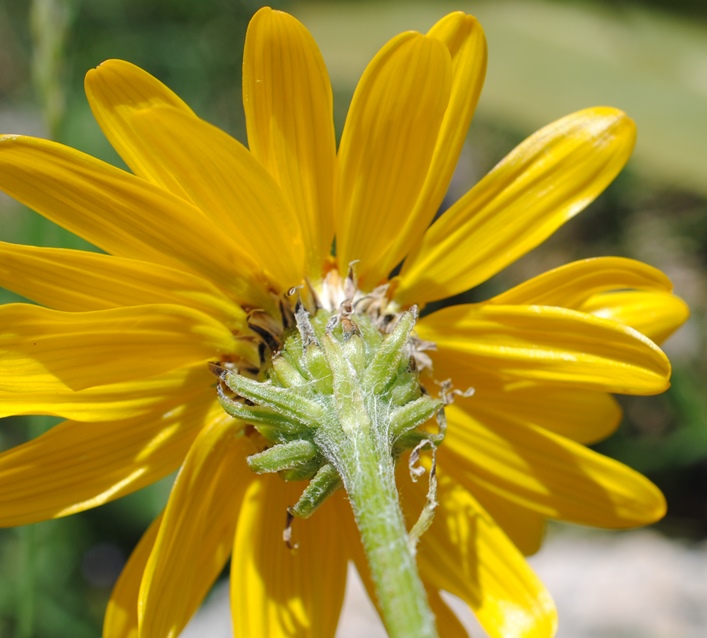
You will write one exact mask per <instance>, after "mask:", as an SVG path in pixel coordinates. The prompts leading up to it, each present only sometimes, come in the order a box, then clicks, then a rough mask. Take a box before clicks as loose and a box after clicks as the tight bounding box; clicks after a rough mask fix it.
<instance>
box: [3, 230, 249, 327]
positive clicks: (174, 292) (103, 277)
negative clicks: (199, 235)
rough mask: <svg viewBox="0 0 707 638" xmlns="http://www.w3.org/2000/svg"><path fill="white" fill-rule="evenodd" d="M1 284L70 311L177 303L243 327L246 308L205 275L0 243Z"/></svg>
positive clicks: (110, 257) (142, 263)
mask: <svg viewBox="0 0 707 638" xmlns="http://www.w3.org/2000/svg"><path fill="white" fill-rule="evenodd" d="M0 286H3V287H5V288H7V289H9V290H12V291H14V292H16V293H18V294H20V295H22V296H24V297H27V298H28V299H31V300H32V301H35V302H36V303H39V304H41V305H43V306H48V307H50V308H53V309H55V310H66V311H71V312H76V311H88V310H107V309H108V308H118V307H121V306H139V305H143V304H153V303H160V304H163V303H168V304H175V303H176V304H179V305H184V306H188V307H190V308H194V309H195V310H200V311H201V312H204V313H206V314H207V315H209V316H210V317H212V318H214V319H217V320H218V321H221V322H222V323H224V324H226V325H228V326H229V327H231V328H232V329H234V330H238V331H244V330H247V321H246V315H245V312H244V311H243V310H242V309H241V308H240V307H239V306H237V305H236V304H234V303H233V302H232V301H231V300H230V299H229V298H228V297H227V296H226V295H225V294H224V293H223V292H221V291H220V290H219V289H218V288H216V286H214V285H213V284H211V283H210V282H208V281H206V280H205V279H202V278H201V277H198V276H196V275H194V274H191V273H188V272H185V271H184V270H174V269H172V268H168V267H166V266H160V265H158V264H153V263H149V262H144V261H136V260H133V259H123V258H121V257H113V256H111V255H102V254H99V253H91V252H86V251H82V250H67V249H65V248H39V247H35V246H22V245H19V244H8V243H5V242H0Z"/></svg>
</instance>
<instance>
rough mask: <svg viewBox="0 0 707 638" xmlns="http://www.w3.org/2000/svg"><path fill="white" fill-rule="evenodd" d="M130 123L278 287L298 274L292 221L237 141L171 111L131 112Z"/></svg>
mask: <svg viewBox="0 0 707 638" xmlns="http://www.w3.org/2000/svg"><path fill="white" fill-rule="evenodd" d="M132 122H133V126H134V127H135V129H136V130H137V131H138V132H139V133H140V135H141V136H142V137H143V139H144V140H145V141H146V142H149V144H150V146H151V147H152V149H153V152H154V153H156V154H157V155H159V157H160V158H161V160H162V162H163V164H164V166H165V167H166V168H167V170H169V171H170V172H171V173H172V174H173V175H174V176H175V178H176V179H177V180H178V181H179V182H180V184H181V185H182V186H183V187H184V189H185V190H186V191H187V193H188V194H189V196H190V197H191V199H192V200H193V201H194V202H195V203H196V205H197V206H198V207H199V208H200V209H201V210H202V211H204V213H206V214H207V215H208V216H209V217H210V218H211V219H212V220H213V223H214V225H215V227H216V228H218V229H219V231H220V232H221V233H223V234H224V235H226V236H227V237H229V238H230V240H232V241H233V242H234V243H235V244H236V245H238V246H239V248H240V249H241V250H242V251H243V252H245V253H247V255H248V256H249V258H250V259H251V260H252V261H253V262H256V263H258V264H259V265H260V267H261V268H262V269H263V270H264V271H265V273H266V275H267V276H268V279H269V282H270V284H271V285H272V286H273V287H274V288H275V289H276V290H278V291H280V292H281V291H283V290H287V289H288V288H289V287H291V286H293V285H296V284H298V283H299V282H300V281H301V279H302V276H303V273H304V245H303V238H302V231H301V228H300V220H299V219H298V217H297V214H296V213H295V211H294V210H293V209H292V207H291V206H290V204H289V203H288V202H287V201H286V200H285V198H284V197H283V195H282V192H281V191H280V188H279V187H278V186H277V184H276V183H275V181H274V180H273V179H272V177H270V175H269V174H268V172H267V171H266V170H265V169H264V168H263V167H262V166H261V165H260V163H259V162H258V161H257V160H256V159H255V158H254V157H253V156H252V155H251V154H250V153H249V152H248V150H247V149H246V148H245V147H244V146H243V145H242V144H241V143H240V142H238V141H236V140H235V139H233V138H232V137H230V136H229V135H227V134H226V133H224V132H223V131H221V130H219V129H218V128H216V127H215V126H211V125H210V124H208V123H207V122H205V121H204V120H200V119H198V118H195V117H192V116H190V115H188V114H185V113H184V112H182V111H180V110H178V109H172V108H169V107H155V108H151V109H146V110H144V111H139V112H137V113H136V114H135V115H134V116H133V119H132Z"/></svg>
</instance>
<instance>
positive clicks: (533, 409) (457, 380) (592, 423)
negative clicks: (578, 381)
mask: <svg viewBox="0 0 707 638" xmlns="http://www.w3.org/2000/svg"><path fill="white" fill-rule="evenodd" d="M459 361H460V359H459V358H457V359H452V358H451V357H443V358H441V359H439V358H436V359H435V363H434V374H435V377H437V378H439V379H450V378H451V379H453V380H454V385H455V387H456V388H458V389H461V390H465V389H467V388H473V390H474V395H473V396H472V397H470V398H469V399H460V402H461V404H462V407H464V409H467V410H469V411H470V412H472V413H474V412H475V408H476V406H479V407H480V408H482V409H483V410H484V414H488V415H493V414H500V415H501V416H502V417H503V418H504V419H511V420H513V421H514V422H515V423H517V424H519V425H522V424H530V425H537V426H539V427H543V428H546V429H548V430H551V431H552V432H555V433H556V434H561V435H562V436H566V437H567V438H569V439H572V440H573V441H577V442H579V443H595V442H596V441H600V440H602V439H604V438H606V437H607V436H609V435H610V434H611V433H612V432H613V431H614V430H615V429H616V428H617V427H618V425H619V423H620V421H621V416H622V412H621V407H620V406H619V404H618V403H617V402H616V399H614V398H613V397H612V396H611V395H610V394H607V393H604V392H592V391H588V390H584V389H577V388H573V387H560V386H556V385H548V384H543V383H534V382H529V381H519V380H517V379H516V380H506V379H498V378H497V379H494V378H493V377H492V376H490V375H489V376H486V377H485V378H481V377H480V375H479V373H478V371H474V370H473V369H463V368H461V367H460V366H459ZM477 418H478V415H477Z"/></svg>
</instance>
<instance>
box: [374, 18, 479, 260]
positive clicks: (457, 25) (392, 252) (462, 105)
mask: <svg viewBox="0 0 707 638" xmlns="http://www.w3.org/2000/svg"><path fill="white" fill-rule="evenodd" d="M427 35H428V36H429V37H431V38H435V39H437V40H440V41H441V42H442V43H443V44H444V45H445V46H446V47H447V48H448V49H449V53H450V55H451V58H452V88H451V94H450V96H449V104H448V105H447V108H446V110H445V112H444V118H443V119H442V126H441V127H440V131H439V135H438V137H437V143H436V144H435V150H434V154H433V156H432V162H431V163H430V167H429V170H428V172H427V176H426V178H425V182H424V185H423V187H422V191H421V192H420V194H419V196H418V199H417V202H416V203H415V207H414V209H413V210H412V211H411V212H410V214H409V215H408V217H407V219H404V220H402V222H403V225H402V228H401V229H400V230H398V231H397V232H396V233H395V234H394V235H393V236H392V237H390V238H389V239H392V240H393V243H392V245H391V247H390V248H389V249H387V250H386V251H384V252H383V253H381V254H380V255H379V259H380V260H381V263H380V266H379V270H380V271H381V272H388V271H390V270H392V269H393V267H394V266H396V265H397V264H398V263H400V261H402V259H403V257H405V255H406V254H407V253H408V252H409V251H410V248H411V247H412V245H413V244H416V243H417V242H418V241H419V239H420V237H421V236H422V234H423V233H424V231H425V229H426V228H427V227H428V226H429V224H430V222H431V221H432V218H433V217H434V215H435V213H436V212H437V211H438V210H439V207H440V205H441V204H442V200H443V199H444V196H445V194H446V193H447V188H448V187H449V183H450V181H451V179H452V175H453V173H454V169H455V167H456V165H457V160H458V159H459V154H460V153H461V149H462V146H463V144H464V140H465V139H466V134H467V129H468V128H469V124H470V123H471V118H472V116H473V115H474V110H475V109H476V103H477V102H478V100H479V95H480V94H481V88H482V86H483V83H484V77H485V75H486V38H485V37H484V32H483V30H482V28H481V25H480V24H479V23H478V22H477V20H476V18H474V17H472V16H470V15H465V14H464V13H462V12H461V11H457V12H455V13H450V14H449V15H447V16H445V17H444V18H442V19H441V20H440V21H439V22H438V23H437V24H435V25H434V26H433V27H432V28H431V29H430V30H429V31H428V33H427Z"/></svg>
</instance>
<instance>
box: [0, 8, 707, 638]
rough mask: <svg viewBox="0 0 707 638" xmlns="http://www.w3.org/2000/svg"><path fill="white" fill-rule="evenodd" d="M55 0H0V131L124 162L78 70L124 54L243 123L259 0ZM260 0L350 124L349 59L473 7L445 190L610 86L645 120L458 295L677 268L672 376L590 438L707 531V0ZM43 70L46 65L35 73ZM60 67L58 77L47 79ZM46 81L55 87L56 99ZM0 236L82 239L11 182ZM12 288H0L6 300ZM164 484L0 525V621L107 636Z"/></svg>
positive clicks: (39, 427)
mask: <svg viewBox="0 0 707 638" xmlns="http://www.w3.org/2000/svg"><path fill="white" fill-rule="evenodd" d="M42 2H46V0H42ZM53 2H54V3H55V4H56V3H58V4H61V5H62V6H63V8H64V9H65V10H66V13H63V14H62V15H63V17H64V19H65V24H66V28H67V31H66V34H67V37H66V38H65V39H61V38H58V39H57V38H56V35H57V34H52V33H50V32H48V31H46V29H47V28H48V27H47V25H50V26H51V20H49V21H48V22H47V21H46V19H45V22H44V24H43V26H41V25H40V27H37V19H36V18H35V28H34V31H33V30H32V29H31V27H30V12H29V9H30V6H31V3H30V2H28V1H27V0H3V2H1V3H0V130H2V131H3V132H16V133H26V134H35V135H47V134H48V133H47V132H48V131H49V130H52V131H54V134H55V135H56V136H57V137H58V138H59V140H60V141H62V142H64V143H67V144H69V145H71V146H74V147H76V148H79V149H81V150H84V151H86V152H88V153H91V154H93V155H96V156H98V157H101V158H103V159H106V160H107V161H109V162H111V163H113V164H116V165H122V161H121V160H120V158H119V157H118V156H117V154H116V153H115V152H114V151H113V150H112V149H111V148H110V146H109V145H108V143H107V142H106V140H105V139H104V138H103V136H102V135H101V133H100V130H99V128H98V126H97V125H96V123H95V122H94V120H93V118H92V117H91V114H90V109H89V108H88V105H87V104H86V101H85V98H84V96H83V91H82V77H83V74H84V73H85V72H86V70H87V69H89V68H91V67H94V66H96V65H97V64H100V62H102V61H103V60H104V59H107V58H113V57H117V58H123V59H127V60H130V61H131V62H134V63H135V64H138V65H139V66H142V67H143V68H145V69H147V70H148V71H150V72H151V73H153V74H154V75H156V76H157V77H159V78H160V79H161V80H163V81H164V82H165V83H167V84H168V85H169V86H170V87H171V88H172V89H174V90H175V91H176V92H177V93H179V94H180V95H181V96H182V97H183V98H184V99H185V100H186V101H187V102H188V103H189V104H190V105H191V106H192V107H193V108H194V109H195V110H196V111H197V113H199V115H201V116H202V117H204V118H205V119H207V120H209V121H211V122H214V123H215V124H217V125H219V126H221V127H222V128H224V129H226V130H228V131H229V132H230V133H232V134H234V135H235V136H236V137H238V138H239V139H241V140H244V139H245V135H244V123H243V115H242V108H241V105H240V102H241V98H240V75H241V73H240V67H241V55H242V40H243V36H244V34H245V28H246V24H247V20H248V18H249V17H250V15H251V14H252V13H253V12H254V11H255V10H256V9H257V8H258V7H259V6H260V4H261V3H259V2H251V1H249V0H241V1H240V2H237V1H233V0H201V1H200V2H193V1H191V0H101V1H100V2H93V1H90V0H53ZM39 4H40V3H39V0H35V6H38V5H39ZM49 4H52V2H49ZM269 4H270V5H271V6H272V5H273V4H274V5H276V6H283V7H284V8H290V9H291V10H293V12H294V13H295V15H298V16H299V17H301V19H303V21H304V22H305V24H307V26H309V27H310V28H311V29H312V31H313V32H314V35H315V37H316V38H317V40H318V41H319V42H320V44H321V46H322V49H323V52H324V55H325V59H326V61H327V64H328V66H329V69H330V72H331V73H332V77H333V81H334V90H335V119H336V122H337V127H338V130H339V131H340V130H341V126H342V124H343V120H344V117H345V114H346V110H347V107H348V103H349V99H350V95H351V92H352V91H353V87H354V84H355V81H356V79H357V78H358V75H359V74H360V72H361V71H362V70H363V67H364V65H365V63H366V62H367V61H368V60H369V59H370V57H371V56H372V55H373V54H374V53H375V51H376V50H377V48H378V47H379V46H380V45H382V44H383V43H384V42H385V40H386V39H387V38H388V37H390V36H392V35H393V34H394V33H396V32H398V31H400V30H402V29H404V28H420V29H426V28H428V27H429V26H430V25H431V24H432V22H433V21H434V20H435V19H437V18H438V17H440V16H441V15H443V14H444V13H445V12H447V11H448V10H451V9H455V8H462V9H466V10H472V11H475V12H476V13H477V15H478V16H479V17H480V18H481V20H482V23H483V24H484V26H485V29H486V33H487V37H488V39H489V44H490V60H489V64H490V66H489V77H488V82H487V88H486V90H485V92H484V94H483V95H482V98H481V104H480V108H479V114H478V116H477V117H476V119H475V121H474V124H473V125H472V130H471V135H470V142H469V144H468V145H467V147H466V148H465V150H464V153H463V156H462V159H461V162H460V167H459V170H458V174H457V176H456V177H455V181H454V183H453V186H452V189H451V191H450V199H451V200H454V199H456V198H457V197H458V196H459V195H460V194H461V193H462V192H464V190H466V189H467V188H468V187H469V186H470V185H471V184H472V183H474V182H475V181H476V180H477V179H479V177H480V176H482V175H483V174H484V173H485V172H486V171H487V170H488V169H490V168H491V167H492V166H493V165H494V164H495V163H496V162H497V161H498V160H499V159H500V158H501V157H502V156H503V155H504V154H505V153H507V152H508V151H509V150H510V149H511V148H512V147H513V146H514V145H515V144H517V143H518V142H520V141H521V140H522V139H523V137H525V136H526V135H527V134H529V133H530V132H532V130H534V129H535V128H537V127H539V126H541V125H543V124H545V123H547V122H549V121H551V120H552V119H554V118H555V117H559V116H560V115H563V114H564V113H565V112H569V111H570V110H573V109H575V108H580V107H583V106H589V105H592V104H595V103H598V102H604V103H608V104H612V105H615V106H619V107H621V108H624V109H626V110H628V111H629V113H631V114H632V115H633V116H634V117H636V119H637V120H638V124H639V132H640V139H641V143H640V144H641V145H639V148H638V149H637V161H636V162H632V164H631V165H630V166H629V169H628V170H627V171H626V172H624V173H623V174H622V175H621V176H620V177H619V179H618V180H617V181H616V182H615V183H614V184H613V185H612V186H611V187H610V188H609V189H608V190H607V192H606V193H605V194H604V195H603V196H602V197H601V198H600V199H599V200H598V201H597V202H595V203H594V204H593V205H592V206H590V207H589V209H588V210H587V211H586V212H584V213H583V214H582V215H580V216H579V217H578V218H576V219H575V220H573V221H572V222H570V223H568V224H567V225H565V226H564V227H563V228H562V229H561V230H560V231H559V232H558V233H557V234H556V235H555V236H554V237H552V238H551V239H550V240H549V241H548V242H546V243H545V244H544V245H543V246H542V248H541V249H540V250H538V251H533V252H532V253H530V254H529V255H527V256H526V257H524V258H523V259H522V260H520V261H519V262H518V263H517V264H514V265H513V266H512V267H511V268H509V269H507V270H506V271H505V272H503V273H501V274H499V275H498V276H496V277H494V278H493V279H492V280H490V281H489V282H487V283H485V284H484V285H483V286H481V287H479V289H477V290H474V291H472V292H471V293H467V294H465V295H462V296H460V297H459V298H458V301H469V300H479V299H482V298H485V297H487V296H488V295H490V294H493V293H495V292H497V291H500V290H502V289H505V288H507V287H508V286H510V285H513V284H515V283H517V282H519V281H522V280H524V279H527V278H528V277H530V276H533V275H534V274H537V273H539V272H541V271H544V270H547V269H548V268H552V267H555V266H558V265H560V264H562V263H566V262H568V261H571V260H574V259H578V258H582V257H589V256H596V255H606V254H619V255H624V256H630V257H634V258H638V259H642V260H644V261H647V262H649V263H651V264H653V265H655V266H658V267H659V268H661V269H663V270H664V271H665V272H667V273H668V274H669V275H670V276H671V278H672V279H673V281H674V282H675V284H676V289H677V291H678V292H679V293H680V294H681V295H682V296H684V297H685V298H686V299H687V300H688V302H689V303H690V305H691V307H692V309H693V318H692V320H691V322H690V323H689V324H688V326H686V328H685V329H683V330H682V331H681V332H680V333H679V334H678V335H676V337H675V338H674V339H672V340H671V341H670V342H668V344H667V350H668V352H669V353H670V355H671V357H672V360H673V363H674V367H675V372H674V377H673V388H672V389H671V391H670V392H668V393H667V394H665V395H662V396H660V397H650V398H638V399H634V398H630V397H627V398H622V399H621V401H622V403H623V405H624V408H625V412H626V419H625V421H624V423H623V424H622V426H621V427H620V429H619V431H618V433H617V434H616V436H614V437H613V438H612V439H610V440H608V441H607V442H605V443H602V444H601V445H600V446H599V449H600V450H601V451H602V452H604V453H607V454H609V455H613V456H615V457H617V458H619V459H621V460H623V461H625V462H627V463H629V464H630V465H631V466H633V467H635V468H636V469H638V470H639V471H643V472H646V473H648V474H649V475H650V476H652V477H653V478H654V479H655V480H656V481H657V482H658V483H659V485H660V486H661V487H662V488H663V489H664V491H665V492H666V494H667V496H668V500H669V502H670V503H671V512H670V514H669V517H668V519H667V522H666V523H665V525H664V527H665V529H666V530H668V531H670V532H672V533H675V534H680V535H688V536H693V537H700V536H707V398H706V397H705V392H704V385H705V380H706V379H707V369H706V368H707V363H705V360H706V359H707V358H706V357H705V356H704V343H705V337H706V335H707V285H706V284H707V281H706V279H707V200H706V199H705V197H707V179H705V177H706V176H705V167H707V155H706V154H707V143H706V142H707V118H705V117H704V113H705V112H707V110H706V109H705V106H706V105H707V101H705V100H707V76H706V75H705V74H706V73H707V35H706V34H707V23H705V22H700V20H699V19H698V18H699V17H700V16H703V15H705V14H707V10H706V9H705V7H706V6H707V5H705V4H704V3H703V2H691V1H690V0H682V1H678V2H666V1H664V2H659V1H658V0H652V1H651V2H638V0H634V1H628V0H626V1H622V2H611V1H610V0H598V1H597V2H595V3H569V2H566V1H560V0H555V1H545V2H540V1H538V0H529V1H526V2H523V3H522V4H521V3H520V2H518V1H515V2H514V1H512V0H506V1H503V2H502V1H501V0H495V1H494V2H489V1H488V0H486V1H484V0H477V2H475V3H474V4H473V6H470V3H467V2H461V1H460V2H456V3H455V2H446V1H443V2H438V3H437V2H436V3H424V2H405V3H401V2H392V3H391V2H386V3H383V2H376V3H352V2H322V1H320V2H308V3H297V4H294V5H293V4H285V3H284V2H275V3H269ZM649 5H650V6H651V7H654V6H658V5H660V8H661V12H655V11H654V10H653V9H650V10H646V9H645V7H646V6H649ZM668 11H669V12H673V14H668V13H666V12H668ZM40 22H41V21H40ZM43 29H44V30H43ZM57 42H58V43H59V45H60V46H59V50H57V44H56V43H57ZM42 51H44V54H43V55H44V57H43V56H42V54H41V52H42ZM33 60H34V62H33ZM42 60H44V62H42ZM33 64H34V73H33ZM37 65H39V67H38V66H37ZM47 67H50V68H51V69H53V70H52V74H50V76H49V77H48V79H47V78H46V77H45V78H44V79H42V72H43V71H46V70H47ZM33 78H34V79H33ZM52 81H53V82H55V84H56V83H58V84H57V85H56V86H53V87H51V86H50V85H49V84H47V82H49V83H50V84H51V82H52ZM46 87H49V88H46ZM52 91H53V92H54V94H56V95H58V96H59V97H58V98H57V97H54V98H51V97H49V96H50V95H52ZM47 99H49V100H51V99H63V100H65V105H64V107H65V108H64V110H63V113H64V115H63V119H62V120H61V122H59V123H58V124H52V123H51V121H52V117H54V116H52V115H51V113H52V112H53V111H52V109H55V108H56V107H55V106H54V107H51V108H49V111H47V109H48V107H47ZM59 112H61V110H60V111H59ZM47 113H49V115H48V118H47ZM43 118H45V119H44V120H43ZM47 119H48V120H49V122H48V124H47V123H45V122H46V120H47ZM0 239H1V240H4V241H15V242H20V243H28V244H35V245H53V246H68V247H72V248H89V249H91V247H90V246H88V245H87V244H86V242H83V241H82V240H80V239H78V238H76V237H75V236H73V235H71V234H70V233H67V232H65V231H64V230H62V229H60V228H58V227H56V226H54V225H53V224H50V223H48V222H46V221H45V220H43V219H42V218H40V217H39V216H37V215H35V214H34V213H31V212H30V211H27V210H26V209H24V208H23V207H21V206H19V205H16V204H15V203H14V202H12V201H11V200H9V199H7V198H3V197H0ZM17 299H18V297H17V296H15V295H12V294H11V293H9V292H7V291H2V290H0V302H8V301H15V300H17ZM54 422H55V420H52V419H46V418H10V419H5V420H4V422H3V424H2V426H3V427H2V429H1V430H0V449H9V448H11V447H13V446H15V445H18V444H21V443H22V442H23V441H25V440H26V439H27V438H29V437H31V436H36V435H37V434H39V433H41V432H42V431H44V430H45V429H46V428H47V427H50V426H51V424H52V423H54ZM169 485H170V479H165V480H164V481H163V482H161V483H160V484H158V485H156V486H153V487H151V488H148V489H146V490H143V491H141V492H139V493H137V494H134V495H131V496H129V497H126V498H124V499H121V500H119V501H117V502H114V503H110V504H108V505H106V506H104V507H102V508H99V509H97V510H95V511H90V512H86V513H83V514H80V515H77V516H73V517H71V518H69V519H65V520H59V521H49V522H46V523H40V524H37V525H33V526H28V527H26V528H21V529H16V530H0V637H2V638H5V637H6V636H8V637H9V636H18V637H22V638H25V637H29V636H37V637H40V638H63V637H65V636H76V637H77V638H83V637H84V636H86V637H89V636H97V635H99V633H100V630H99V627H100V624H101V620H102V615H103V610H104V607H105V602H106V600H107V597H108V595H109V593H110V589H111V586H112V584H113V582H114V580H115V578H116V576H117V574H118V573H119V571H120V568H121V566H122V564H123V562H124V561H125V559H126V557H127V556H128V555H129V552H130V550H131V548H132V547H133V546H134V544H135V543H136V542H137V540H138V539H139V537H140V535H141V533H142V531H143V530H144V529H145V528H146V526H147V524H148V523H149V521H150V520H151V519H152V517H154V515H155V514H156V513H157V512H158V511H159V510H160V509H161V507H162V506H163V504H164V502H165V499H166V494H167V491H168V489H169Z"/></svg>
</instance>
